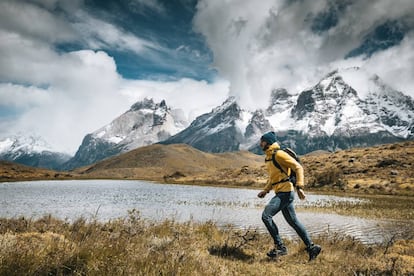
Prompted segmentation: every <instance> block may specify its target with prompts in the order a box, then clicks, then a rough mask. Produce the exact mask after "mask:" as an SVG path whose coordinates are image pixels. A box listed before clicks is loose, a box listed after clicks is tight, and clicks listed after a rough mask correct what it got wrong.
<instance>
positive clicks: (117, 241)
mask: <svg viewBox="0 0 414 276" xmlns="http://www.w3.org/2000/svg"><path fill="white" fill-rule="evenodd" d="M314 241H315V242H316V243H318V244H321V245H322V247H323V250H322V253H321V255H320V256H319V257H318V258H317V259H316V260H315V261H313V262H308V260H307V258H308V256H307V254H306V252H305V251H304V246H303V244H302V242H301V241H299V240H288V241H286V245H287V247H288V249H289V254H288V255H287V256H283V257H280V258H279V259H275V260H271V259H269V258H267V257H266V255H265V253H266V252H267V251H268V250H269V249H270V248H271V246H272V245H271V241H270V238H269V236H268V235H267V234H260V233H257V232H256V231H255V230H254V229H248V230H234V229H221V228H218V227H217V226H216V225H214V224H213V223H211V222H207V223H195V222H187V223H177V222H175V221H173V220H166V221H163V222H157V223H155V222H151V221H147V220H144V219H142V218H141V217H140V215H139V213H138V212H136V211H134V210H133V211H131V212H130V214H129V216H128V217H126V218H123V219H117V220H113V221H109V222H97V221H86V220H85V219H83V218H80V219H78V220H76V221H74V222H67V221H62V220H57V219H55V218H53V217H50V216H47V217H43V218H41V219H37V220H34V219H26V218H19V219H0V275H270V274H274V275H412V274H413V273H414V241H413V240H412V239H410V240H399V239H398V237H393V238H392V239H391V240H390V241H389V242H387V243H385V244H382V245H364V244H361V243H360V242H359V241H357V240H354V239H351V238H348V237H345V236H341V235H339V234H337V233H329V234H328V233H327V234H324V235H321V236H319V237H316V238H314Z"/></svg>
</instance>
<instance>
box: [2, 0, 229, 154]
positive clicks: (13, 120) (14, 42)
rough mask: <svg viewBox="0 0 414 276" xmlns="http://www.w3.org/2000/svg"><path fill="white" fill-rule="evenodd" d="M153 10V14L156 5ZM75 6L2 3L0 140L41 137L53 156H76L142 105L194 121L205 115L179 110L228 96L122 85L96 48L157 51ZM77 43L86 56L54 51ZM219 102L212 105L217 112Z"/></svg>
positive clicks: (183, 86) (178, 86) (179, 85)
mask: <svg viewBox="0 0 414 276" xmlns="http://www.w3.org/2000/svg"><path fill="white" fill-rule="evenodd" d="M151 3H152V4H151V7H152V8H154V9H155V8H156V4H157V3H158V1H153V2H151ZM81 4H82V3H81V1H73V2H72V4H71V3H70V1H69V2H68V0H56V1H54V0H49V1H38V0H33V1H7V0H6V1H2V2H0V117H1V120H0V129H1V132H0V139H1V138H5V137H8V136H11V135H14V134H16V133H25V134H26V135H30V134H32V135H36V136H41V137H43V138H44V139H45V140H46V141H47V142H48V143H49V144H50V145H51V147H52V149H54V150H58V151H65V152H68V153H71V154H74V152H75V151H76V150H77V148H78V146H79V145H80V143H81V142H82V138H83V137H84V136H85V135H86V134H87V133H91V132H93V131H95V130H97V129H98V128H100V127H102V126H103V125H106V124H108V123H109V122H111V121H112V120H113V119H115V118H116V117H117V116H119V115H120V114H122V113H123V112H125V111H126V110H128V109H129V107H130V106H131V105H132V104H133V103H134V102H135V101H138V100H142V98H143V97H153V98H155V99H158V100H161V98H163V99H165V100H166V101H167V103H169V105H174V104H177V106H176V107H178V108H179V107H184V108H185V111H187V116H190V117H191V116H193V117H194V116H196V115H200V113H199V112H202V111H204V110H205V109H203V108H198V109H197V107H196V105H194V106H191V104H189V106H190V107H189V108H188V109H187V107H188V106H185V104H181V103H183V102H184V103H185V102H186V100H191V101H192V102H197V101H198V103H199V104H200V105H201V106H208V107H209V106H212V105H215V104H214V103H213V102H214V100H212V99H215V98H214V97H211V94H212V93H213V90H216V89H221V90H223V91H224V92H223V94H225V93H226V92H227V86H226V82H222V83H218V84H208V83H206V82H204V81H193V80H186V79H184V80H181V81H178V82H159V81H141V82H140V81H137V82H134V81H128V80H125V79H123V78H122V77H121V76H120V75H119V74H118V72H117V66H116V62H115V60H114V58H113V57H111V56H109V55H108V54H107V53H106V52H105V51H103V50H98V49H99V48H110V49H118V50H124V51H125V50H126V51H131V52H136V53H145V54H150V53H146V51H150V50H156V51H162V49H161V48H160V47H159V46H158V45H156V44H154V43H152V42H149V41H147V40H145V39H142V38H140V37H137V36H134V35H132V34H131V33H128V32H127V31H125V30H122V29H120V28H118V27H116V26H114V25H112V24H110V23H107V22H104V21H102V20H99V19H97V18H95V17H93V16H91V15H89V14H87V13H85V12H84V11H83V10H82V9H81V8H82V5H81ZM160 7H161V6H160ZM56 8H59V9H63V10H65V11H70V12H71V20H69V19H68V18H67V17H66V16H64V15H63V14H64V13H63V14H60V13H54V12H52V11H54V10H55V9H56ZM160 11H161V10H160ZM34 22H36V24H34ZM97 26H99V27H98V28H97ZM79 42H81V43H83V45H85V48H86V50H79V51H70V52H63V51H59V50H58V49H57V48H56V47H55V45H56V44H58V43H79ZM221 100H222V99H221V98H220V97H218V98H216V101H217V104H219V103H220V102H219V101H221ZM187 104H188V102H187Z"/></svg>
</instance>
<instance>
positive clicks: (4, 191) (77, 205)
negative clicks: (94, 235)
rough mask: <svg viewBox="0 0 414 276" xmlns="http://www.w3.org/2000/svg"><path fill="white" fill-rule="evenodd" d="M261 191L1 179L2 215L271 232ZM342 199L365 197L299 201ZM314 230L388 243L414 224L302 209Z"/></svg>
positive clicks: (313, 199)
mask: <svg viewBox="0 0 414 276" xmlns="http://www.w3.org/2000/svg"><path fill="white" fill-rule="evenodd" d="M258 192H259V190H252V189H241V188H240V189H239V188H222V187H206V186H191V185H176V184H159V183H153V182H147V181H138V180H70V181H69V180H66V181H31V182H14V183H0V217H6V218H17V217H21V216H25V217H32V218H39V217H42V216H44V215H49V214H51V215H52V216H54V217H57V218H61V219H66V220H69V221H74V220H76V219H78V218H80V217H84V218H86V219H97V220H100V221H106V220H110V219H115V218H120V217H126V216H128V211H129V210H132V209H136V210H138V211H139V212H140V214H141V216H142V217H143V218H146V219H151V220H156V221H160V220H165V219H174V220H176V221H180V222H184V221H188V220H192V221H197V222H205V221H213V222H215V223H216V224H217V225H219V226H229V225H231V227H235V228H240V229H247V228H254V229H258V230H259V231H266V230H265V227H264V225H263V223H262V221H261V213H262V209H263V207H264V206H265V205H266V203H267V202H268V201H269V200H270V199H271V195H270V194H269V195H267V196H266V198H264V199H260V198H258V197H257V196H256V195H257V193H258ZM337 201H347V202H351V203H352V202H354V203H358V202H360V201H361V199H358V198H353V197H337V196H328V195H317V194H308V196H307V199H306V201H300V200H299V199H296V200H295V204H296V206H303V205H318V206H319V205H326V204H330V203H332V202H337ZM297 216H298V218H299V219H300V220H301V222H302V223H303V224H304V225H305V227H306V228H307V230H308V231H309V232H310V234H311V235H315V234H322V233H326V232H338V233H341V234H345V235H349V236H351V237H354V238H356V239H358V240H361V241H362V242H364V243H382V242H386V241H388V240H389V239H390V238H391V237H392V236H393V235H394V234H400V233H401V232H403V231H406V230H407V229H410V227H412V225H409V224H408V223H409V222H404V221H394V220H371V219H363V218H358V217H350V216H341V215H336V214H326V213H312V212H298V213H297ZM274 219H275V221H276V224H277V225H278V227H279V230H280V233H281V235H282V237H291V238H297V235H296V233H295V232H294V231H293V230H292V229H291V228H290V226H288V225H287V223H286V222H285V220H284V218H283V216H282V215H281V214H278V215H276V216H275V218H274Z"/></svg>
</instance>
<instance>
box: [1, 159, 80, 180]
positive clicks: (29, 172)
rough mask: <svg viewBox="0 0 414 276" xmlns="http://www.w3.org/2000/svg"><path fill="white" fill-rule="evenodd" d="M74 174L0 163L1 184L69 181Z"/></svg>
mask: <svg viewBox="0 0 414 276" xmlns="http://www.w3.org/2000/svg"><path fill="white" fill-rule="evenodd" d="M72 177H73V174H71V173H67V172H57V171H53V170H48V169H42V168H34V167H29V166H25V165H21V164H17V163H14V162H9V161H0V182H8V181H25V180H41V179H67V178H72Z"/></svg>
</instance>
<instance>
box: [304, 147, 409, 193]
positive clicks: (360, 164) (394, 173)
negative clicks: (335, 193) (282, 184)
mask: <svg viewBox="0 0 414 276" xmlns="http://www.w3.org/2000/svg"><path fill="white" fill-rule="evenodd" d="M302 159H303V163H304V167H305V172H306V174H307V183H308V186H310V187H315V188H321V189H332V188H340V189H348V190H352V191H355V192H364V193H365V192H375V193H378V192H379V193H409V194H413V193H414V170H413V167H414V141H406V142H401V143H395V144H385V145H379V146H374V147H367V148H354V149H348V150H341V151H337V152H334V153H322V154H316V155H314V154H310V155H306V156H304V157H303V158H302Z"/></svg>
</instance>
